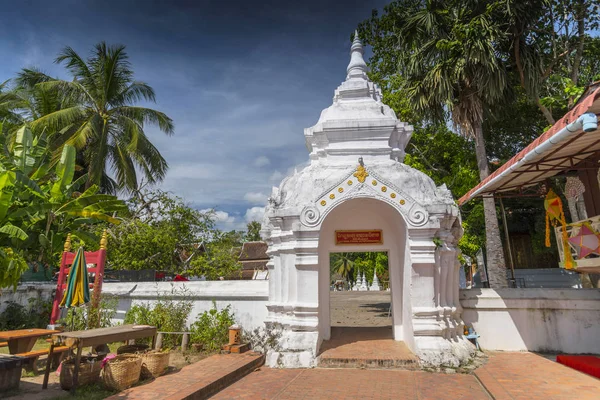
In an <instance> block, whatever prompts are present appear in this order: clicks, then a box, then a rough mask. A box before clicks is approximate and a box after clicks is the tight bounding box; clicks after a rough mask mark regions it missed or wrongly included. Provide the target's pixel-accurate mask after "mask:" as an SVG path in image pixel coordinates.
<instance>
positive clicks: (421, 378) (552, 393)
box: [212, 353, 600, 400]
mask: <svg viewBox="0 0 600 400" xmlns="http://www.w3.org/2000/svg"><path fill="white" fill-rule="evenodd" d="M212 398H213V399H221V400H223V399H278V400H280V399H365V400H367V399H449V400H456V399H492V398H493V399H496V400H504V399H512V400H521V399H523V400H525V399H527V400H529V399H532V400H535V399H543V400H563V399H564V400H567V399H569V400H575V399H577V400H580V399H581V400H587V399H590V400H591V399H600V380H598V379H595V378H593V377H591V376H588V375H585V374H582V373H580V372H578V371H575V370H573V369H570V368H568V367H565V366H563V365H561V364H558V363H555V362H553V361H550V360H548V359H546V358H544V357H542V356H538V355H536V354H532V353H491V354H490V358H489V360H488V362H487V364H486V365H485V366H483V367H481V368H479V369H477V370H476V371H475V375H464V374H439V373H427V372H421V371H402V370H373V369H371V370H361V369H305V370H298V369H296V370H290V369H288V370H277V369H269V368H261V369H260V370H258V371H256V372H253V373H251V374H250V375H248V376H246V377H245V378H243V379H242V380H240V381H238V382H236V383H234V384H233V385H231V386H229V387H227V388H226V389H224V390H222V391H221V392H219V393H217V394H216V395H215V396H214V397H212Z"/></svg>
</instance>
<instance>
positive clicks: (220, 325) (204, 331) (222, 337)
mask: <svg viewBox="0 0 600 400" xmlns="http://www.w3.org/2000/svg"><path fill="white" fill-rule="evenodd" d="M234 323H235V316H234V315H233V313H232V312H231V305H227V307H225V308H224V309H222V310H221V311H219V310H217V303H215V301H213V306H212V308H211V309H210V310H208V311H205V312H204V313H202V314H201V315H199V316H198V318H197V319H196V321H195V322H194V323H193V324H192V327H191V329H190V330H191V332H192V337H191V341H192V343H200V344H202V345H203V346H204V350H207V351H216V350H219V349H220V348H221V346H222V345H224V344H225V343H227V342H228V336H227V335H228V332H229V327H230V326H231V325H233V324H234Z"/></svg>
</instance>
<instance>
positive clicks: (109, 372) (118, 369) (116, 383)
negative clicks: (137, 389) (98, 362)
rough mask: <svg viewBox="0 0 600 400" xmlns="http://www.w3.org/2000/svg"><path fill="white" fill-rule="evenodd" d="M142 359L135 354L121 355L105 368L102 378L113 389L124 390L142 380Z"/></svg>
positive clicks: (109, 362)
mask: <svg viewBox="0 0 600 400" xmlns="http://www.w3.org/2000/svg"><path fill="white" fill-rule="evenodd" d="M141 370H142V358H141V357H140V356H138V355H135V354H121V355H118V356H116V357H115V358H113V359H112V360H110V361H108V362H107V363H106V365H105V366H104V373H103V374H102V378H103V380H104V384H105V385H106V386H108V387H109V388H111V389H115V390H124V389H127V388H128V387H129V386H131V385H133V384H134V383H136V382H137V381H139V380H140V372H141Z"/></svg>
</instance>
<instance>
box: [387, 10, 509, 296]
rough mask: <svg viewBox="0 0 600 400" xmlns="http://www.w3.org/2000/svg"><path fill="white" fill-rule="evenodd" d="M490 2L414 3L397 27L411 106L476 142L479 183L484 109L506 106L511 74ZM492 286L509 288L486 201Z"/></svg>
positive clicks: (490, 203) (484, 161)
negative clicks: (448, 121) (451, 124)
mask: <svg viewBox="0 0 600 400" xmlns="http://www.w3.org/2000/svg"><path fill="white" fill-rule="evenodd" d="M487 3H488V2H485V1H477V0H466V1H465V0H460V1H459V0H455V1H451V2H442V1H427V2H423V3H420V2H419V3H418V4H417V3H415V5H416V9H415V8H414V7H413V9H412V10H409V9H407V10H406V12H405V15H404V16H403V17H402V18H401V21H400V22H399V23H398V25H397V26H399V28H398V44H399V46H400V49H399V51H398V53H399V54H400V56H399V59H398V62H399V73H400V74H401V75H403V76H404V78H405V79H406V80H407V83H408V94H409V97H410V101H412V102H413V104H415V106H416V107H417V108H418V109H419V110H420V111H422V112H424V113H428V115H430V116H431V117H432V119H437V120H440V121H444V120H446V119H447V118H448V116H450V117H451V118H452V120H453V122H454V124H455V126H456V128H457V129H458V131H459V132H461V133H462V134H464V135H466V136H468V137H471V138H473V139H474V141H475V152H476V157H477V166H478V169H479V177H480V179H481V180H483V179H485V178H486V177H488V175H489V174H490V169H489V165H488V157H487V153H486V149H485V142H484V136H483V129H482V125H483V115H484V110H485V109H486V107H488V108H489V107H493V106H494V105H496V104H499V103H501V102H502V101H504V100H505V96H506V92H507V89H508V85H507V81H508V78H507V72H506V70H505V68H504V63H503V60H502V59H501V58H500V56H499V54H498V53H497V51H496V49H495V46H494V44H495V43H497V42H498V41H500V40H502V39H503V37H504V32H503V30H502V29H501V27H500V26H499V25H498V24H497V21H498V16H497V15H496V14H494V13H495V12H497V11H496V10H495V9H494V8H493V7H487V5H486V4H487ZM483 202H484V204H483V206H484V215H485V227H486V250H487V260H488V270H489V279H490V284H491V285H493V286H494V287H504V286H506V269H505V268H506V267H505V262H504V254H503V250H502V242H501V240H500V230H499V228H498V218H497V215H496V206H495V202H494V199H493V198H491V197H487V198H484V200H483Z"/></svg>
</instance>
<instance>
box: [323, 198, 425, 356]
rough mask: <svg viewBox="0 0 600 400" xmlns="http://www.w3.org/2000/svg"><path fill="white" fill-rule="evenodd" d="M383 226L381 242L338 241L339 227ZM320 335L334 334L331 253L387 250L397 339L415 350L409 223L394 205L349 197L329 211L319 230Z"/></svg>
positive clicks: (328, 335) (345, 228) (356, 228)
mask: <svg viewBox="0 0 600 400" xmlns="http://www.w3.org/2000/svg"><path fill="white" fill-rule="evenodd" d="M371 229H381V230H382V236H383V243H382V244H370V245H336V244H335V240H334V239H335V231H336V230H371ZM318 248H319V250H318V252H319V315H320V318H319V335H320V338H321V339H323V340H328V339H329V338H330V335H331V321H330V289H329V254H330V253H331V252H354V251H356V252H362V251H385V252H387V253H388V267H389V273H390V287H391V292H392V304H393V307H392V320H393V332H394V339H395V340H402V341H405V342H406V344H407V345H408V347H409V348H410V349H413V350H414V348H415V347H414V340H413V332H412V322H411V318H412V314H411V304H410V285H409V283H410V269H411V265H410V257H409V256H408V254H409V248H408V226H407V224H406V222H405V221H404V218H403V217H402V215H401V214H400V212H399V211H398V210H397V209H396V208H394V207H392V206H391V205H389V204H387V203H385V202H383V201H381V200H376V199H373V198H370V197H366V196H364V197H355V198H351V199H346V200H344V201H342V202H340V203H339V204H337V205H336V207H334V208H332V210H331V211H330V212H329V213H328V215H327V216H326V217H325V218H324V220H323V223H322V224H321V227H320V232H319V246H318Z"/></svg>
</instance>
